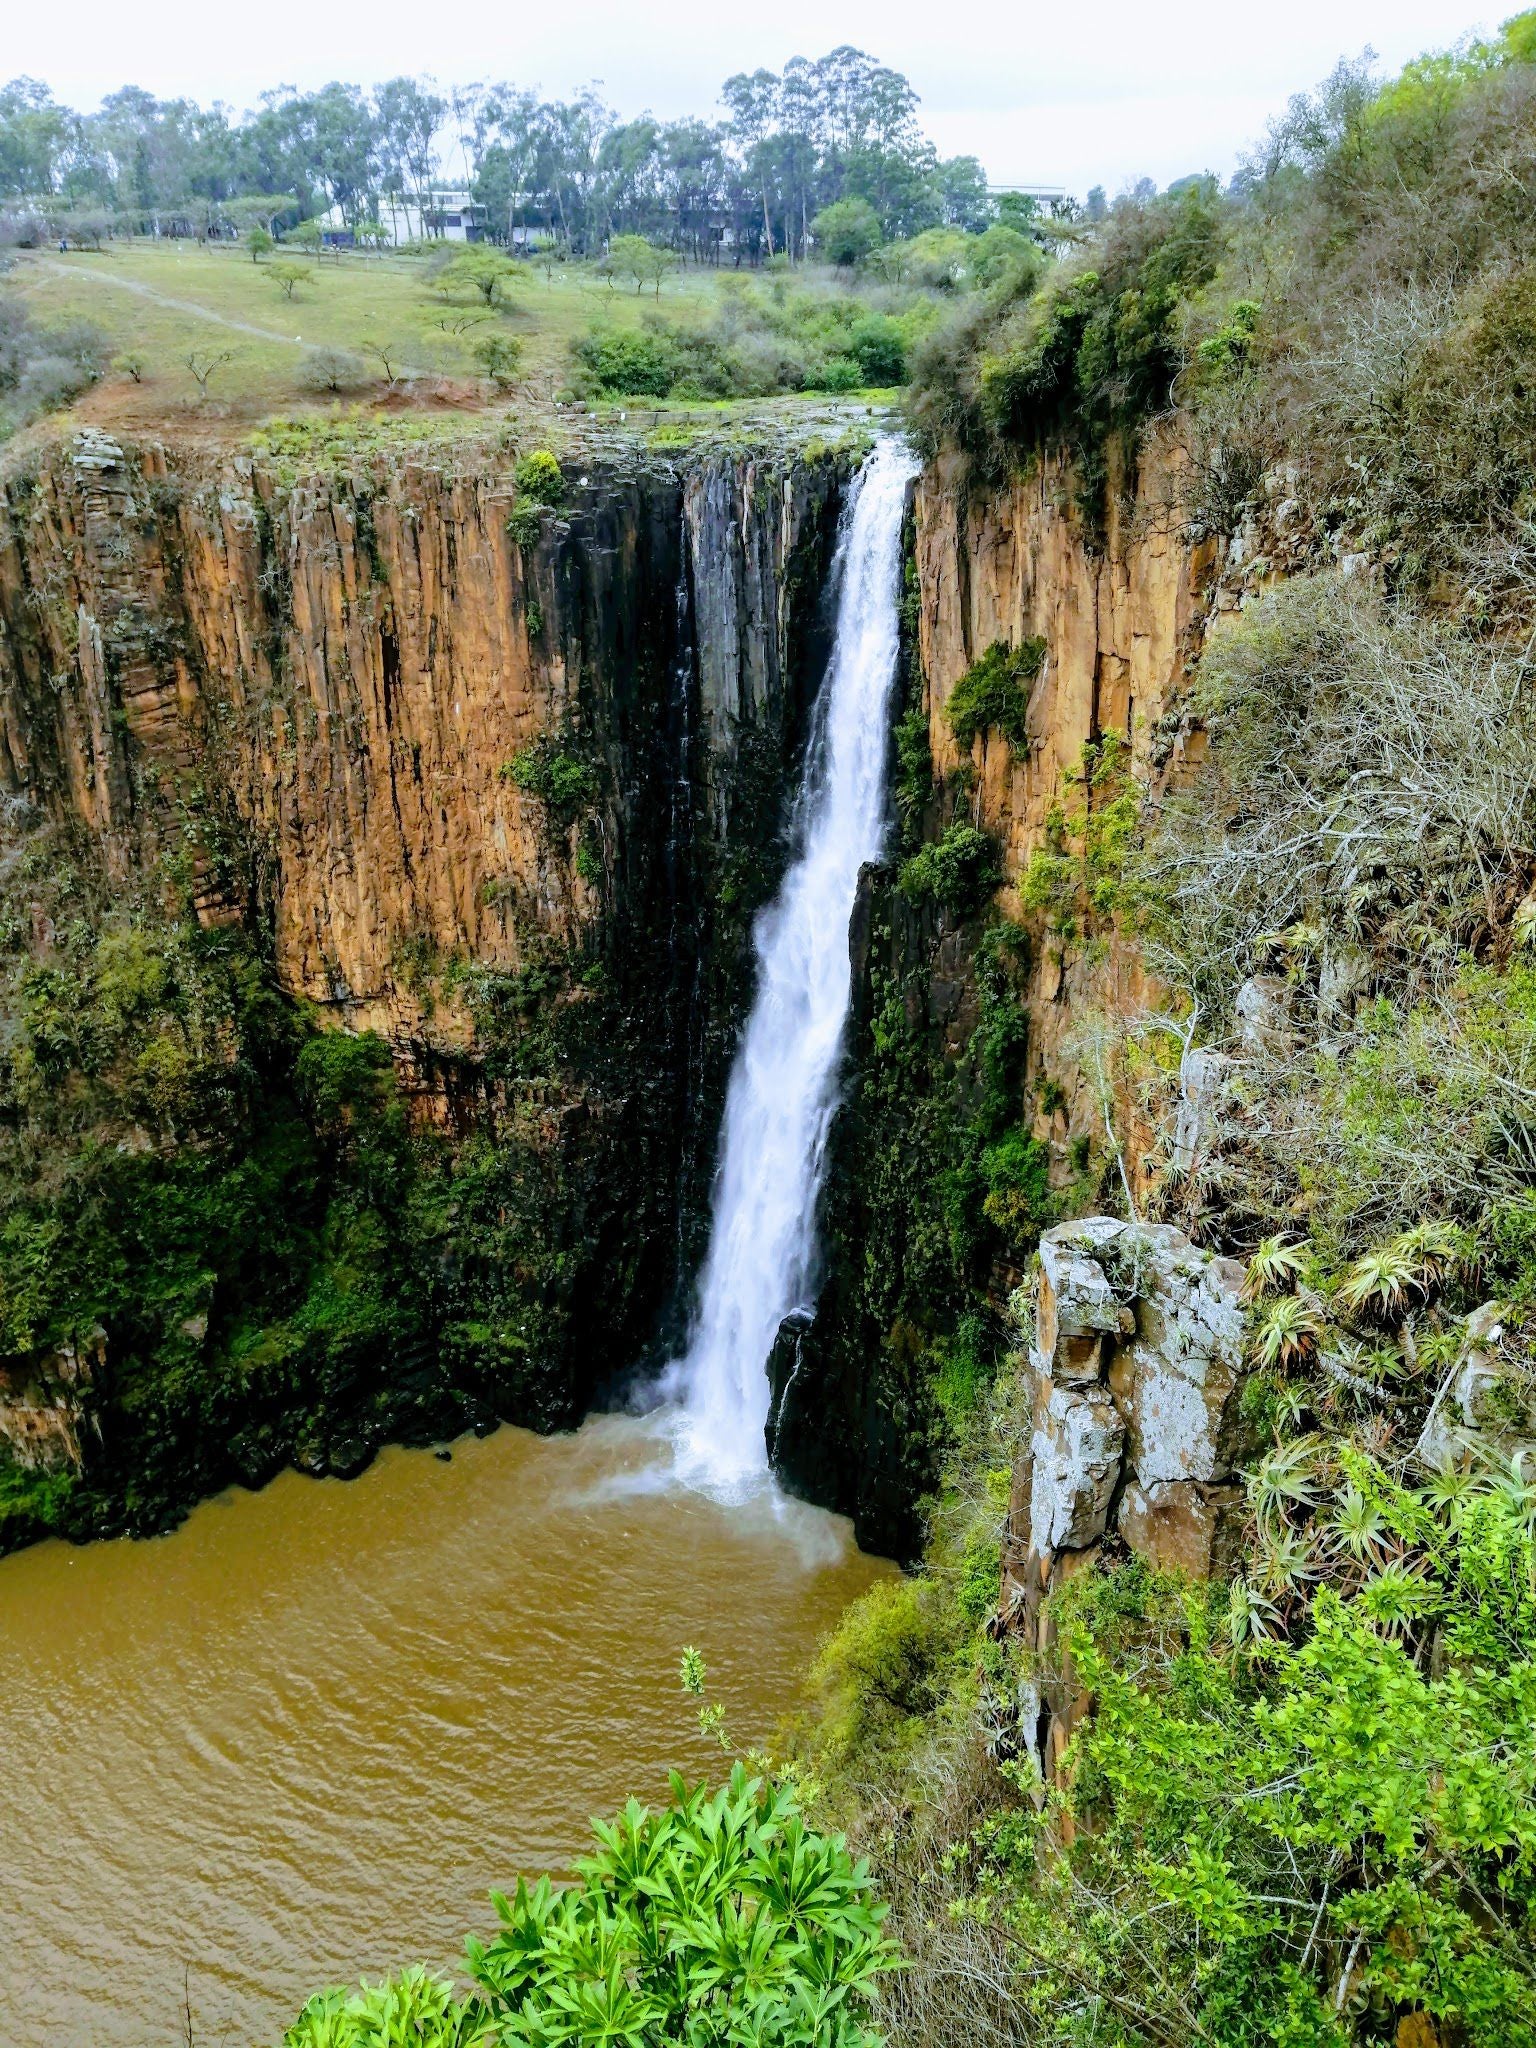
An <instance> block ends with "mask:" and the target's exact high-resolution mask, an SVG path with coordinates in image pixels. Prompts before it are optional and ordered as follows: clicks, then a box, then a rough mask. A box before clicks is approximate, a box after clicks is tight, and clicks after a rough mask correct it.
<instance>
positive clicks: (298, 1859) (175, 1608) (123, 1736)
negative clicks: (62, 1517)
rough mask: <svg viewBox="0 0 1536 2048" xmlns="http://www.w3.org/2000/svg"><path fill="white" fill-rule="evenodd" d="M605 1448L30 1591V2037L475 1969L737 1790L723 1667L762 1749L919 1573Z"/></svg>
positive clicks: (600, 1429) (413, 1479) (427, 1473)
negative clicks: (517, 1891) (877, 1609)
mask: <svg viewBox="0 0 1536 2048" xmlns="http://www.w3.org/2000/svg"><path fill="white" fill-rule="evenodd" d="M669 1460H670V1452H669V1451H668V1450H667V1448H666V1447H665V1446H664V1445H663V1444H662V1443H661V1442H660V1441H659V1440H658V1438H657V1436H656V1434H655V1433H654V1431H653V1429H652V1428H651V1427H650V1426H649V1425H647V1424H646V1423H643V1422H638V1421H635V1420H632V1419H629V1418H621V1417H603V1418H599V1419H597V1420H594V1421H592V1422H590V1423H588V1424H587V1426H586V1427H585V1428H584V1429H582V1430H581V1431H580V1432H579V1433H577V1434H576V1435H574V1436H569V1437H561V1438H554V1439H547V1438H538V1437H534V1436H530V1435H528V1434H527V1433H525V1432H523V1431H520V1430H513V1429H503V1430H500V1431H498V1432H497V1433H496V1434H495V1435H494V1436H492V1437H489V1438H487V1439H485V1440H484V1441H483V1442H476V1441H474V1440H473V1439H471V1440H467V1441H465V1442H463V1443H460V1444H456V1445H455V1446H454V1449H453V1455H452V1459H451V1461H449V1462H443V1461H442V1460H440V1459H439V1458H437V1457H434V1456H433V1455H432V1454H431V1453H430V1452H422V1451H400V1450H395V1451H389V1452H386V1453H385V1454H384V1455H383V1456H382V1457H381V1458H380V1459H379V1460H378V1461H377V1463H376V1464H375V1465H374V1466H373V1467H372V1468H371V1469H370V1470H369V1471H368V1472H366V1473H364V1474H363V1476H362V1477H361V1478H359V1479H356V1480H352V1481H349V1482H342V1481H338V1480H320V1481H316V1480H310V1479H305V1478H302V1477H300V1476H299V1475H298V1474H296V1473H291V1472H290V1473H285V1474H284V1475H283V1476H282V1477H280V1478H279V1479H277V1480H276V1481H274V1483H273V1484H272V1485H271V1486H269V1487H267V1488H266V1489H265V1490H264V1491H263V1492H261V1493H257V1494H250V1493H245V1492H240V1491H236V1492H231V1493H229V1494H226V1495H223V1496H221V1497H220V1498H218V1499H217V1500H213V1501H209V1502H207V1503H205V1504H204V1505H203V1506H201V1507H199V1508H198V1509H197V1510H196V1511H195V1512H194V1513H193V1515H192V1516H191V1518H190V1519H189V1520H188V1521H187V1522H186V1523H185V1524H184V1526H183V1527H182V1528H180V1529H179V1530H177V1531H176V1532H175V1533H174V1534H173V1535H171V1536H168V1537H164V1538H160V1539H158V1540H156V1541H154V1542H150V1543H131V1542H126V1541H124V1542H114V1543H105V1544H98V1545H95V1546H91V1547H88V1548H85V1549H75V1548H72V1547H70V1546H67V1545H64V1544H60V1543H50V1544H45V1545H42V1546H39V1547H38V1548H36V1549H34V1550H30V1551H25V1552H22V1553H21V1554H20V1555H18V1556H15V1557H11V1558H7V1559H5V1560H3V1561H0V1776H3V1785H4V1803H5V1824H4V1866H3V1870H0V2039H3V2041H4V2042H5V2044H6V2048H42V2044H43V2043H45V2042H46V2043H49V2044H53V2043H58V2042H69V2043H71V2044H79V2048H171V2044H173V2043H180V2042H182V2041H183V2040H184V2038H185V2035H184V2026H183V2013H182V1997H183V1981H184V1980H183V1972H184V1970H185V1971H187V1972H189V1973H190V1974H189V1977H188V1979H187V1982H188V1984H189V1987H190V1999H191V2005H192V2008H193V2014H194V2036H193V2038H194V2039H195V2041H196V2043H197V2048H226V2044H227V2048H252V2044H256V2043H264V2042H268V2041H274V2040H276V2039H277V2038H278V2037H279V2035H280V2034H281V2031H282V2028H283V2025H284V2024H285V2023H286V2021H287V2020H288V2019H289V2018H290V2017H291V2015H292V2014H293V2013H294V2012H295V2011H296V2009H297V2008H298V2006H299V2004H300V2003H301V2002H302V2000H303V1998H304V1997H305V1996H306V1995H307V1993H308V1992H309V1991H311V1990H313V1989H315V1988H317V1987H319V1986H320V1985H322V1984H324V1983H331V1982H346V1981H349V1980H355V1979H356V1978H357V1977H358V1976H359V1974H361V1973H364V1972H366V1973H368V1974H370V1975H378V1974H380V1973H382V1972H383V1971H384V1970H385V1969H387V1968H391V1967H394V1966H397V1965H399V1964H402V1963H405V1962H409V1961H413V1960H418V1959H419V1960H423V1961H427V1962H431V1963H436V1964H449V1965H451V1964H452V1963H453V1962H454V1960H455V1959H456V1957H457V1956H458V1954H459V1953H460V1951H461V1948H462V1942H463V1936H464V1933H465V1931H466V1930H468V1929H470V1928H476V1929H481V1930H483V1929H484V1928H485V1927H486V1925H487V1924H488V1923H489V1922H490V1921H491V1920H492V1919H493V1917H494V1916H493V1915H492V1914H491V1911H490V1908H489V1907H488V1905H487V1903H486V1898H485V1894H486V1892H487V1890H488V1889H489V1888H490V1887H491V1886H493V1885H494V1886H496V1887H498V1888H510V1886H511V1884H512V1882H513V1881H514V1880H515V1878H516V1876H517V1875H518V1874H519V1872H526V1873H529V1874H533V1873H535V1872H538V1871H541V1870H544V1869H559V1868H561V1867H563V1866H564V1865H565V1864H566V1863H567V1862H568V1861H569V1859H570V1858H571V1856H572V1855H573V1854H576V1853H580V1852H581V1851H582V1850H583V1849H584V1847H585V1844H586V1819H587V1816H588V1815H589V1814H593V1813H597V1814H606V1813H608V1812H610V1811H612V1810H614V1809H616V1808H617V1807H618V1806H620V1805H621V1804H622V1803H623V1801H624V1799H625V1798H626V1797H627V1796H628V1794H629V1793H631V1792H635V1793H637V1794H638V1795H639V1796H640V1797H641V1798H642V1799H649V1800H654V1799H656V1798H658V1797H662V1796H664V1795H665V1791H666V1771H667V1769H668V1767H669V1766H676V1767H678V1768H680V1769H683V1770H685V1771H687V1772H689V1773H690V1774H693V1775H704V1774H706V1773H710V1774H713V1773H716V1772H718V1771H719V1770H720V1769H721V1767H722V1759H721V1757H720V1753H719V1751H718V1750H716V1749H712V1748H710V1747H706V1745H705V1744H704V1742H703V1740H702V1738H701V1737H700V1736H699V1734H698V1731H697V1728H696V1726H695V1725H694V1719H693V1710H692V1708H691V1706H690V1703H689V1702H688V1701H687V1700H686V1699H685V1698H684V1696H683V1694H682V1693H681V1690H680V1688H679V1685H678V1679H677V1665H678V1658H679V1654H680V1652H681V1650H682V1648H683V1646H684V1645H685V1644H687V1643H696V1644H697V1645H698V1646H699V1648H700V1649H701V1650H702V1651H703V1652H704V1655H705V1657H706V1659H707V1661H708V1664H709V1671H710V1693H711V1695H712V1696H713V1697H717V1698H720V1699H722V1700H723V1701H724V1702H725V1704H726V1706H727V1708H728V1711H729V1722H730V1726H731V1728H732V1732H733V1734H734V1736H735V1738H736V1740H737V1741H738V1742H739V1743H741V1744H743V1745H747V1744H750V1743H752V1742H756V1741H761V1740H763V1739H765V1738H766V1737H767V1736H768V1735H769V1734H770V1732H771V1730H772V1728H773V1726H774V1723H775V1722H776V1720H778V1718H779V1717H780V1716H781V1715H782V1714H783V1713H784V1712H786V1711H787V1710H788V1709H790V1708H791V1707H792V1706H793V1705H794V1702H795V1699H796V1697H797V1693H798V1685H799V1676H800V1673H801V1671H802V1669H803V1667H804V1665H805V1663H806V1661H807V1659H808V1658H809V1656H810V1655H811V1653H812V1651H813V1650H814V1648H815V1645H816V1643H817V1641H818V1639H819V1638H820V1637H821V1636H822V1635H823V1634H824V1633H825V1632H826V1630H827V1629H828V1628H829V1627H830V1626H831V1625H832V1623H833V1622H834V1621H835V1620H836V1619H837V1617H838V1615H839V1613H840V1612H841V1611H842V1609H843V1607H844V1606H845V1605H846V1604H847V1602H848V1601H849V1600H851V1599H852V1598H853V1597H854V1596H855V1595H856V1594H858V1593H859V1592H861V1591H862V1590H863V1589H864V1588H865V1587H866V1586H868V1585H869V1584H870V1583H871V1582H872V1581H873V1580H874V1579H875V1578H877V1577H879V1576H881V1575H882V1574H884V1573H886V1572H887V1571H889V1570H890V1569H891V1568H890V1567H889V1566H887V1565H885V1564H883V1563H881V1562H879V1561H877V1560H875V1559H872V1558H867V1557H864V1556H862V1555H861V1554H860V1553H859V1552H858V1551H857V1550H856V1549H855V1548H854V1545H853V1542H852V1538H851V1535H850V1534H849V1531H848V1526H847V1524H845V1523H843V1522H841V1521H839V1520H836V1519H834V1518H833V1517H831V1516H829V1515H825V1514H823V1513H821V1512H820V1511H818V1510H815V1509H812V1508H808V1507H804V1506H802V1505H800V1504H798V1503H790V1502H783V1501H776V1500H774V1499H773V1498H772V1497H770V1496H768V1495H766V1494H764V1495H762V1496H759V1497H758V1498H757V1499H755V1500H749V1501H746V1502H737V1503H734V1504H730V1505H725V1504H722V1503H720V1502H717V1501H715V1500H713V1499H711V1498H709V1497H708V1496H706V1495H703V1494H698V1493H693V1492H687V1491H683V1490H681V1489H679V1488H678V1487H676V1486H675V1485H673V1484H670V1483H668V1481H667V1480H666V1478H665V1476H664V1475H665V1474H666V1472H667V1470H668V1467H669Z"/></svg>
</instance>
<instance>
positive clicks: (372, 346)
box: [359, 335, 412, 388]
mask: <svg viewBox="0 0 1536 2048" xmlns="http://www.w3.org/2000/svg"><path fill="white" fill-rule="evenodd" d="M411 346H412V344H411V343H410V342H408V341H394V340H390V339H385V340H382V341H380V340H376V339H375V338H374V337H373V336H372V335H369V336H367V337H365V338H364V339H363V341H361V342H360V343H359V347H360V348H361V349H362V352H363V354H364V355H366V356H372V357H373V360H374V361H375V362H376V363H377V364H378V366H379V368H380V369H381V370H382V371H383V373H384V381H385V383H386V384H388V385H389V386H390V387H391V388H393V387H394V386H395V385H396V384H398V383H399V381H400V379H401V377H403V376H404V375H405V374H406V368H407V359H408V357H409V354H410V350H411Z"/></svg>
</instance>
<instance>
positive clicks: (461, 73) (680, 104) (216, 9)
mask: <svg viewBox="0 0 1536 2048" xmlns="http://www.w3.org/2000/svg"><path fill="white" fill-rule="evenodd" d="M1476 4H1477V0H1468V5H1469V6H1476ZM1515 4H1516V0H1506V4H1505V5H1504V6H1503V7H1502V8H1499V7H1497V6H1495V10H1494V12H1493V13H1491V14H1486V13H1482V14H1474V13H1471V12H1463V11H1462V8H1461V7H1460V6H1458V5H1456V4H1454V0H1451V4H1447V0H1283V4H1282V5H1280V6H1258V5H1254V4H1252V0H1247V4H1245V0H1178V4H1177V5H1174V4H1171V0H1164V4H1163V5H1161V6H1159V5H1157V4H1155V0H965V4H963V5H958V4H949V5H943V4H938V0H832V4H827V0H778V4H776V5H774V6H772V7H769V8H765V9H764V10H763V12H762V13H761V14H759V13H758V12H757V11H756V10H755V9H753V8H750V7H742V6H739V5H734V6H733V5H731V4H730V0H651V4H650V5H641V4H637V0H538V4H534V5H527V4H524V5H522V6H517V5H508V4H507V0H450V4H444V5H441V6H437V7H424V6H422V5H421V4H420V0H367V4H366V5H363V4H361V0H318V4H317V0H262V5H260V6H259V7H258V8H257V9H256V11H255V13H254V14H253V13H252V12H251V11H250V10H249V9H245V8H240V7H236V6H232V5H229V4H227V0H226V4H224V5H219V4H217V0H215V4H212V5H210V4H209V0H149V4H148V5H146V6H140V7H124V6H123V5H122V4H121V0H73V4H72V5H70V6H69V7H68V8H67V9H65V11H64V12H63V13H62V14H60V13H56V12H55V11H54V9H53V8H51V7H47V6H42V5H38V4H35V0H31V4H29V0H9V4H8V6H7V14H8V15H9V17H10V18H9V21H8V24H7V26H6V28H5V29H4V31H3V33H0V66H4V68H5V73H6V74H15V73H18V72H22V73H29V74H30V75H32V76H34V77H37V78H43V79H46V80H47V82H48V83H49V84H50V85H51V86H52V87H53V89H54V91H55V92H56V93H57V94H58V96H59V97H60V98H61V99H63V100H65V101H67V102H69V103H70V104H71V105H74V106H85V107H91V106H94V105H95V104H96V102H97V101H98V100H99V99H100V98H101V96H102V94H103V93H105V92H109V91H111V90H112V89H113V88H114V87H115V86H118V85H123V84H135V85H142V86H145V87H147V88H148V89H149V90H150V91H152V92H155V93H158V94H161V95H162V96H166V97H171V96H174V95H177V94H183V93H184V94H188V95H190V96H191V97H193V98H196V99H199V100H205V101H206V100H212V99H222V100H225V101H227V102H229V103H230V104H231V105H233V106H235V107H237V108H243V107H246V106H248V105H250V104H251V103H252V101H253V100H254V99H255V97H256V95H257V94H258V93H259V92H260V91H261V90H262V89H263V88H264V87H267V86H270V85H272V84H274V83H278V82H282V83H291V84H294V85H299V86H306V87H307V86H316V85H323V84H324V83H325V82H326V81H327V80H328V79H331V78H344V79H349V80H354V81H356V82H358V83H361V84H364V85H368V84H373V83H376V82H377V81H378V80H379V79H381V78H386V77H389V76H391V75H392V74H394V73H396V72H401V71H416V72H420V71H430V72H432V73H433V74H434V75H435V76H436V77H437V78H438V79H439V81H440V82H443V83H449V82H454V81H460V82H467V81H468V80H470V79H475V78H509V79H512V80H514V81H516V82H517V83H519V84H524V85H531V86H537V87H539V88H540V89H541V90H542V91H544V92H545V93H547V94H552V95H558V94H563V93H567V92H570V91H571V90H572V89H573V88H575V87H576V86H579V85H582V84H585V83H587V82H588V81H591V80H598V81H600V82H601V85H602V88H603V91H604V93H605V95H606V97H607V98H608V99H609V100H610V101H611V102H612V104H613V105H614V106H616V107H617V108H618V109H619V111H620V112H621V113H623V114H626V115H627V114H636V113H640V112H641V111H642V110H644V109H647V108H649V109H650V111H651V112H653V113H655V114H658V115H660V116H662V117H663V118H666V117H670V116H675V115H679V114H685V113H700V112H706V111H711V110H713V108H714V104H715V94H716V92H717V91H718V89H719V85H720V81H721V80H722V79H723V78H724V77H726V76H727V75H728V74H729V73H730V72H733V71H739V70H751V69H755V68H756V67H757V66H758V65H762V64H766V65H768V66H770V67H772V68H773V69H775V70H777V69H779V68H780V67H781V66H782V65H783V63H784V62H785V60H786V59H787V58H789V57H793V56H806V57H816V56H820V55H821V54H823V52H825V51H826V50H829V49H831V48H832V47H833V46H834V45H836V44H838V43H854V44H857V45H858V47H859V48H861V49H864V50H867V51H869V52H870V53H871V55H873V56H875V57H878V58H879V59H880V60H881V61H882V62H883V63H886V64H892V65H894V66H895V67H896V68H897V69H898V70H900V71H904V72H905V73H906V74H907V76H908V77H909V78H910V79H911V80H912V82H913V84H914V85H915V86H916V88H917V90H918V92H919V94H920V95H921V97H922V103H923V104H922V118H923V121H924V125H925V126H926V128H927V130H928V132H929V134H930V135H931V136H932V137H933V139H934V141H935V142H936V143H937V144H938V146H939V149H940V150H941V151H942V152H943V154H944V155H946V156H954V155H960V154H963V153H964V154H971V155H975V156H979V157H980V158H981V160H982V162H983V163H984V164H985V166H986V168H987V172H988V175H989V177H990V178H991V179H992V180H993V181H994V182H996V183H1029V182H1038V183H1041V184H1060V185H1065V186H1067V187H1068V188H1069V189H1071V190H1073V191H1075V192H1078V193H1082V192H1085V191H1086V190H1087V188H1088V187H1089V186H1090V185H1094V184H1102V185H1104V186H1106V187H1107V188H1108V189H1109V190H1110V191H1111V192H1113V191H1114V190H1116V189H1117V188H1118V187H1119V186H1121V185H1123V184H1125V183H1127V182H1129V181H1130V180H1132V179H1134V178H1136V177H1139V176H1143V175H1145V176H1150V177H1153V178H1156V179H1157V181H1158V182H1159V183H1160V184H1166V183H1167V182H1168V181H1169V180H1170V179H1172V178H1175V177H1179V176H1182V175H1183V174H1184V173H1185V172H1187V171H1200V170H1213V171H1218V172H1221V173H1222V174H1226V173H1228V172H1230V171H1231V169H1232V168H1233V166H1234V163H1235V162H1236V159H1237V157H1238V155H1239V153H1240V152H1241V151H1242V149H1243V148H1244V146H1245V145H1246V144H1247V143H1248V142H1249V141H1251V140H1252V139H1254V138H1255V137H1256V136H1257V135H1259V134H1260V133H1261V132H1262V130H1263V128H1264V125H1265V123H1266V121H1267V120H1268V119H1269V117H1270V115H1271V114H1273V113H1276V112H1278V111H1279V110H1280V109H1281V108H1282V107H1283V105H1284V103H1285V101H1286V99H1287V98H1288V97H1289V95H1290V94H1291V93H1293V92H1296V91H1299V90H1301V89H1303V88H1304V87H1307V86H1310V85H1313V84H1315V83H1316V81H1317V80H1318V79H1319V78H1321V77H1323V76H1324V75H1325V74H1326V73H1327V72H1328V71H1329V70H1331V69H1332V67H1333V64H1334V62H1335V60H1336V59H1337V58H1339V57H1340V56H1343V55H1351V56H1353V55H1357V54H1358V53H1359V52H1360V51H1361V50H1362V49H1363V48H1364V47H1365V46H1366V45H1367V44H1369V45H1370V46H1371V47H1372V48H1374V49H1375V50H1376V51H1377V52H1378V53H1379V55H1380V56H1381V57H1382V59H1383V60H1384V62H1385V63H1387V64H1388V65H1393V66H1395V65H1397V64H1400V63H1402V62H1403V60H1404V59H1405V58H1408V57H1410V56H1413V55H1415V54H1416V53H1417V52H1418V51H1420V50H1422V49H1425V48H1428V47H1441V46H1443V45H1445V44H1447V43H1450V42H1453V41H1455V40H1456V39H1457V38H1458V37H1459V36H1461V35H1462V34H1463V33H1465V32H1466V31H1467V30H1468V29H1471V28H1487V27H1488V26H1490V25H1491V24H1492V23H1496V22H1497V20H1499V19H1501V18H1504V17H1507V15H1508V14H1510V13H1512V12H1513V11H1514V9H1515Z"/></svg>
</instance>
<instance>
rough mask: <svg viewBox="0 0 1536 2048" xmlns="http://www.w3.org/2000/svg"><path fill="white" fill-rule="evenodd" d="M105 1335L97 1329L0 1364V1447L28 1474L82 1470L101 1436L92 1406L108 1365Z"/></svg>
mask: <svg viewBox="0 0 1536 2048" xmlns="http://www.w3.org/2000/svg"><path fill="white" fill-rule="evenodd" d="M106 1349H107V1334H106V1331H105V1330H100V1329H97V1330H93V1331H91V1333H90V1334H89V1336H88V1337H86V1338H85V1339H83V1340H82V1341H81V1342H78V1343H74V1344H64V1345H61V1346H60V1347H59V1349H58V1350H57V1351H49V1352H44V1353H41V1354H38V1355H35V1356H33V1357H32V1358H30V1359H27V1360H26V1361H24V1362H23V1361H18V1360H7V1361H4V1362H0V1444H3V1445H4V1447H5V1451H6V1454H7V1455H8V1457H9V1458H10V1461H11V1463H12V1464H14V1465H18V1466H20V1467H21V1469H22V1470H23V1471H25V1472H71V1473H74V1472H79V1471H80V1470H81V1469H82V1467H83V1466H84V1463H85V1452H86V1447H87V1445H88V1444H89V1442H90V1441H91V1439H92V1438H93V1436H95V1435H96V1433H97V1425H96V1418H95V1415H94V1414H93V1412H92V1409H91V1406H90V1402H91V1395H92V1391H93V1389H94V1387H95V1384H96V1382H97V1381H98V1380H99V1379H100V1378H101V1376H102V1372H103V1368H104V1366H105V1363H106Z"/></svg>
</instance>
